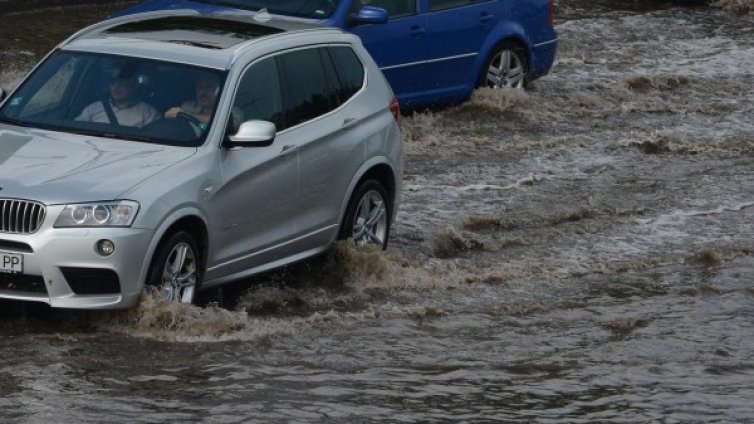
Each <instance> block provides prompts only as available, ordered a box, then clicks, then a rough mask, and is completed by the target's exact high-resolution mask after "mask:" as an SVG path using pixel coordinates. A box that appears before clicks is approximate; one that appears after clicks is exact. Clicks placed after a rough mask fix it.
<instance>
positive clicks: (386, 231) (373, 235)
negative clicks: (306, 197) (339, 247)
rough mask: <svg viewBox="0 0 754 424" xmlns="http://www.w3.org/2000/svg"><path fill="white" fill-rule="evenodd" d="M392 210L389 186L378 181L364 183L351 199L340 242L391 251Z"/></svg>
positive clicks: (341, 230)
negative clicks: (389, 244)
mask: <svg viewBox="0 0 754 424" xmlns="http://www.w3.org/2000/svg"><path fill="white" fill-rule="evenodd" d="M391 213H392V207H391V204H390V198H389V197H388V194H387V190H386V189H385V186H383V185H382V183H380V182H379V181H376V180H367V181H365V182H363V183H362V184H361V185H360V186H359V187H358V188H357V189H356V191H355V192H354V194H353V196H351V200H350V201H349V202H348V208H347V209H346V216H345V218H344V220H343V224H342V226H341V228H340V234H339V237H338V238H340V239H348V238H350V239H353V241H354V243H356V246H359V247H363V246H366V245H376V246H380V248H381V249H383V250H384V249H387V242H388V237H389V236H390V216H391Z"/></svg>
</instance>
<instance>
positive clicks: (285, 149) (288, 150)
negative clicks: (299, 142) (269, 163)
mask: <svg viewBox="0 0 754 424" xmlns="http://www.w3.org/2000/svg"><path fill="white" fill-rule="evenodd" d="M297 150H298V146H296V145H293V144H290V145H287V146H283V150H281V151H280V156H288V155H290V154H291V153H293V152H295V151H297Z"/></svg>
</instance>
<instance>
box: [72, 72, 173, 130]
mask: <svg viewBox="0 0 754 424" xmlns="http://www.w3.org/2000/svg"><path fill="white" fill-rule="evenodd" d="M139 78H144V77H141V76H137V75H136V73H135V67H134V66H130V67H129V66H128V65H125V66H118V67H116V68H115V69H113V73H112V76H111V78H110V84H109V92H110V98H109V99H108V100H107V101H106V102H107V103H105V101H96V102H94V103H92V104H90V105H89V106H87V107H85V108H84V110H83V111H81V114H80V115H79V116H78V117H76V120H77V121H86V122H99V123H104V124H108V123H109V124H117V125H123V126H127V127H138V128H141V127H143V126H145V125H147V124H149V123H150V122H152V121H154V120H156V119H159V118H160V113H159V112H158V111H157V109H155V108H154V107H152V106H150V105H148V104H147V103H144V102H142V101H139V100H138V99H136V97H135V91H136V88H137V84H138V82H139ZM108 109H109V110H108ZM113 121H115V122H113Z"/></svg>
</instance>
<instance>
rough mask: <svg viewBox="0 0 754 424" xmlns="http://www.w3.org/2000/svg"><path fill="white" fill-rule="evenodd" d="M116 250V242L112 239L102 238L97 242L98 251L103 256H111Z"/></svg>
mask: <svg viewBox="0 0 754 424" xmlns="http://www.w3.org/2000/svg"><path fill="white" fill-rule="evenodd" d="M113 252H115V244H114V243H113V242H112V241H110V240H100V241H98V242H97V253H99V254H100V255H102V256H110V255H112V254H113Z"/></svg>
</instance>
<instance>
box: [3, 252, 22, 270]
mask: <svg viewBox="0 0 754 424" xmlns="http://www.w3.org/2000/svg"><path fill="white" fill-rule="evenodd" d="M0 272H9V273H12V274H16V273H19V272H24V255H17V254H15V253H5V252H0Z"/></svg>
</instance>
